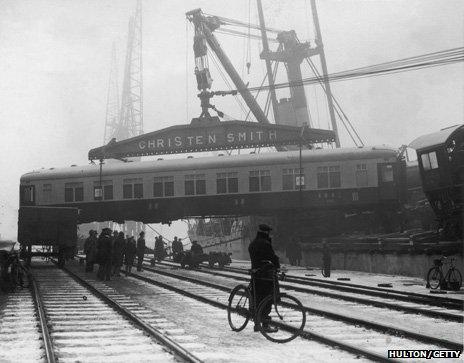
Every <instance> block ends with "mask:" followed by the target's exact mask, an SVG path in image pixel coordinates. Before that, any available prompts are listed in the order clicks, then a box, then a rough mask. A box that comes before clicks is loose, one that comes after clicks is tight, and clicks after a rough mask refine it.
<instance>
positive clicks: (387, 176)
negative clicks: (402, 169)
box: [381, 165, 393, 182]
mask: <svg viewBox="0 0 464 363" xmlns="http://www.w3.org/2000/svg"><path fill="white" fill-rule="evenodd" d="M381 175H382V181H383V182H391V181H393V166H392V165H382V171H381Z"/></svg>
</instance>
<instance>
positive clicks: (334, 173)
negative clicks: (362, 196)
mask: <svg viewBox="0 0 464 363" xmlns="http://www.w3.org/2000/svg"><path fill="white" fill-rule="evenodd" d="M329 186H330V187H331V188H340V186H341V180H340V167H339V166H338V165H337V166H329Z"/></svg>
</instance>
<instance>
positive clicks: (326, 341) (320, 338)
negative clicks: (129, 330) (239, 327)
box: [128, 268, 397, 362]
mask: <svg viewBox="0 0 464 363" xmlns="http://www.w3.org/2000/svg"><path fill="white" fill-rule="evenodd" d="M145 269H146V270H148V269H147V268H145ZM128 276H131V277H133V278H136V279H139V280H141V281H144V282H148V283H149V284H152V285H156V286H159V287H161V288H164V289H166V290H170V291H174V292H176V293H178V294H181V295H184V296H187V297H189V298H192V299H195V300H198V301H201V302H203V303H206V304H209V305H212V306H214V307H217V308H220V309H223V310H227V308H228V306H227V305H226V304H224V303H221V302H218V301H215V300H211V299H208V298H206V297H204V296H201V295H197V294H194V293H191V292H189V291H185V290H182V289H181V288H178V287H175V286H172V285H169V284H165V283H163V282H160V281H156V280H153V279H150V278H148V277H145V276H140V275H138V274H135V273H133V272H130V273H128ZM176 277H177V276H176ZM211 285H214V284H211ZM217 286H220V285H217ZM220 289H221V290H223V291H227V292H230V290H231V289H230V288H228V287H227V288H226V287H221V288H220ZM305 312H306V309H305ZM282 326H284V325H283V324H282ZM284 327H285V328H286V329H287V330H291V329H292V327H290V326H284ZM300 336H301V337H302V338H303V339H307V340H316V341H319V342H321V343H324V344H327V345H330V346H332V347H334V346H335V347H340V348H341V349H343V350H345V351H347V352H350V353H353V354H356V355H362V356H364V357H366V358H368V359H371V360H373V361H376V362H397V361H396V360H393V359H389V358H385V357H384V356H381V355H379V354H376V353H373V352H369V351H366V350H363V349H360V348H358V347H356V346H354V345H351V344H347V343H343V342H340V341H337V340H334V339H331V338H328V337H326V336H324V335H321V334H317V333H313V332H310V331H307V330H303V332H301V334H300Z"/></svg>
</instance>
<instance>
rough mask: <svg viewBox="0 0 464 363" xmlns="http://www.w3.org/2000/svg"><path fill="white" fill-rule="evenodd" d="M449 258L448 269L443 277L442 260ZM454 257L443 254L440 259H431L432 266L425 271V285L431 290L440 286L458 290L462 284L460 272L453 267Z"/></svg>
mask: <svg viewBox="0 0 464 363" xmlns="http://www.w3.org/2000/svg"><path fill="white" fill-rule="evenodd" d="M446 260H449V265H450V267H449V269H448V272H447V273H446V275H445V277H443V264H444V261H446ZM455 260H456V259H455V258H448V257H445V256H443V257H442V258H440V259H435V260H433V264H434V267H432V268H431V269H430V270H429V272H428V273H427V285H426V286H427V287H430V288H431V289H432V290H435V289H437V288H438V287H441V288H442V289H448V288H449V289H451V290H459V289H460V288H461V285H462V276H461V272H459V270H458V269H457V268H456V267H454V261H455Z"/></svg>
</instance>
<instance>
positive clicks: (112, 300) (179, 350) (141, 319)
mask: <svg viewBox="0 0 464 363" xmlns="http://www.w3.org/2000/svg"><path fill="white" fill-rule="evenodd" d="M32 273H33V277H34V278H33V291H35V293H34V295H35V298H36V305H37V307H38V315H39V321H40V327H41V329H40V330H41V332H42V337H43V341H44V350H45V354H44V355H46V358H47V359H46V360H47V361H48V362H55V361H60V362H67V361H69V362H71V361H72V362H75V361H86V362H90V361H95V362H104V361H111V362H113V361H121V362H128V361H162V362H178V361H185V362H200V360H199V359H198V358H197V357H195V355H193V354H192V353H191V352H189V351H188V350H187V349H185V348H184V347H182V346H180V345H179V344H177V343H176V342H174V341H173V340H172V339H170V338H169V337H168V336H167V335H165V334H163V333H162V332H161V330H159V329H158V328H157V326H159V325H162V324H163V322H164V321H165V319H163V318H162V317H160V316H157V315H155V314H153V312H152V311H150V310H148V309H145V308H143V307H142V306H140V305H139V304H138V303H134V301H133V300H132V299H130V298H129V297H127V296H124V295H121V294H118V293H117V292H116V291H114V290H113V289H111V288H109V287H107V286H106V285H104V284H103V283H100V284H94V285H92V284H89V283H88V282H86V281H85V280H83V279H81V278H80V277H79V276H77V275H70V273H69V272H65V271H63V270H60V269H58V268H56V267H55V266H42V267H36V268H33V269H32Z"/></svg>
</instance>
